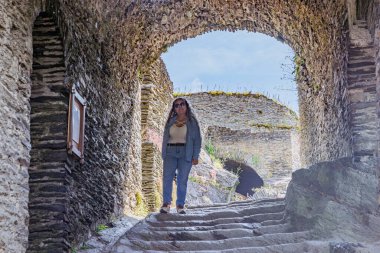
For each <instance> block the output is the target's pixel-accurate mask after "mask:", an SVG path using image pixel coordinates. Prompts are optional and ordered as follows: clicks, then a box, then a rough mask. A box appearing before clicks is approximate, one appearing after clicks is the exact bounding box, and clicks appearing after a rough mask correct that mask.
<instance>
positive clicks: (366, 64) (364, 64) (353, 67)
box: [348, 59, 375, 69]
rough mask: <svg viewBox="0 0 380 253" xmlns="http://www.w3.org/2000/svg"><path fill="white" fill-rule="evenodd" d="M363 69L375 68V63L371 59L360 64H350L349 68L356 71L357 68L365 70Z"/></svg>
mask: <svg viewBox="0 0 380 253" xmlns="http://www.w3.org/2000/svg"><path fill="white" fill-rule="evenodd" d="M363 67H375V61H371V60H369V59H366V60H364V61H360V62H351V63H350V62H348V68H349V69H355V68H363Z"/></svg>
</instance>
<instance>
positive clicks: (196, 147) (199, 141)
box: [193, 121, 202, 161]
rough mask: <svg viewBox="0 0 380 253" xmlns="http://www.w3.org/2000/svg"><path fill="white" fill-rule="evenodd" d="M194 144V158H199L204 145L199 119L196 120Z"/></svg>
mask: <svg viewBox="0 0 380 253" xmlns="http://www.w3.org/2000/svg"><path fill="white" fill-rule="evenodd" d="M194 123H195V124H194V129H193V131H194V145H193V160H197V161H198V160H199V154H200V152H201V146H202V136H201V131H200V128H199V125H198V122H197V121H194Z"/></svg>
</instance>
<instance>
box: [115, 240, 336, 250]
mask: <svg viewBox="0 0 380 253" xmlns="http://www.w3.org/2000/svg"><path fill="white" fill-rule="evenodd" d="M120 250H121V248H120ZM115 252H116V251H115ZM117 252H118V253H119V252H130V251H117ZM144 252H147V253H163V252H167V251H156V250H146V251H144ZM170 252H171V253H178V252H183V251H170ZM188 252H202V253H330V243H329V242H321V241H305V242H300V243H287V244H278V245H270V246H265V247H245V248H236V249H226V250H197V251H188Z"/></svg>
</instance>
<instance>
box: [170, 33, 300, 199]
mask: <svg viewBox="0 0 380 253" xmlns="http://www.w3.org/2000/svg"><path fill="white" fill-rule="evenodd" d="M190 40H191V41H189V42H186V43H182V42H179V43H178V44H176V45H174V46H173V48H169V49H168V52H165V55H164V56H162V58H163V59H164V62H165V63H167V68H168V70H169V74H170V75H172V77H173V76H174V77H175V78H174V80H172V81H173V82H176V83H175V84H174V87H175V88H174V92H175V96H180V97H185V98H186V99H187V100H188V101H189V102H190V104H191V105H192V107H193V109H194V110H195V112H196V113H197V115H198V117H199V118H198V120H199V121H200V122H201V125H202V127H201V128H202V132H203V143H204V150H205V151H206V152H204V156H207V155H209V156H210V158H211V159H210V158H209V157H202V164H201V166H197V167H195V168H193V170H192V172H191V174H190V179H191V180H192V181H191V183H190V187H191V189H190V191H189V192H190V195H189V204H190V205H194V203H193V201H196V202H195V203H196V205H199V204H201V203H202V199H204V201H205V204H210V202H213V201H219V202H220V201H232V200H233V199H234V198H237V199H242V198H246V197H250V198H251V197H253V198H259V197H258V196H260V198H263V197H284V196H285V193H286V187H287V185H288V183H289V181H290V179H291V174H292V172H293V171H294V170H296V169H299V168H301V165H300V163H299V159H297V158H299V145H298V143H299V138H298V131H297V129H298V117H297V116H296V113H295V112H294V111H292V110H291V109H290V108H288V107H287V106H284V105H282V104H281V103H278V102H276V101H275V99H272V98H269V95H263V94H262V92H263V91H262V90H264V89H265V88H266V87H265V86H266V85H268V86H274V83H275V84H276V86H281V84H282V85H284V86H285V85H288V86H286V88H288V89H289V88H291V87H294V86H292V85H295V84H292V85H290V84H289V83H288V82H290V81H292V82H294V80H293V79H294V75H293V77H291V75H292V74H291V72H292V71H293V69H290V67H289V70H288V69H287V73H286V74H287V75H288V76H287V78H288V79H290V78H292V80H280V79H283V76H284V70H283V67H284V66H283V64H284V62H285V60H286V58H285V55H286V56H287V57H288V58H290V57H292V56H293V55H292V54H291V53H290V52H289V51H290V50H291V49H290V48H289V47H287V46H285V45H281V44H282V43H281V42H279V41H276V40H275V39H273V38H270V37H267V36H265V35H262V34H259V35H255V34H253V33H238V34H235V33H230V32H217V33H213V32H211V33H210V34H208V35H204V36H199V37H197V38H195V39H190ZM221 40H224V41H223V42H222V41H221ZM248 45H249V46H248ZM263 45H265V46H263ZM176 47H177V48H176ZM266 47H269V48H270V49H269V50H267V49H266ZM276 50H277V51H276ZM249 51H259V52H260V53H251V52H249ZM200 52H202V53H204V54H205V57H202V55H201V54H200ZM285 52H286V53H285ZM175 54H178V55H179V56H178V57H177V56H175ZM272 54H273V55H272ZM277 54H279V55H280V56H279V55H277ZM263 55H265V57H263ZM274 55H276V56H274ZM226 59H227V61H226ZM252 59H255V60H252ZM292 59H293V58H292ZM229 61H231V62H233V63H230V62H229ZM288 61H289V64H290V60H289V59H288ZM203 62H206V63H205V64H203ZM177 64H178V65H179V66H180V67H179V66H178V65H177ZM239 64H242V67H240V66H239ZM209 65H212V66H211V67H209V68H208V66H209ZM234 65H236V66H234ZM247 65H248V66H249V67H248V66H247ZM263 66H265V67H263ZM240 68H242V69H249V70H246V71H244V70H240ZM252 69H253V70H252ZM257 69H259V70H257ZM208 70H210V72H208ZM235 71H236V72H235ZM225 72H228V74H227V73H225ZM249 72H251V73H249ZM277 72H278V73H277ZM206 73H207V74H206ZM266 73H268V74H271V75H274V76H275V77H273V78H264V76H265V75H266ZM241 76H244V77H245V78H244V77H243V78H241ZM246 76H249V78H248V77H246ZM195 78H196V79H195ZM193 80H197V81H199V82H201V81H202V86H200V85H196V84H194V85H193V86H192V84H191V83H192V81H193ZM210 80H212V81H210ZM226 80H228V81H226ZM211 83H212V84H213V85H210V84H211ZM226 83H228V84H229V85H226ZM242 83H244V84H245V85H246V86H245V90H244V91H241V89H240V92H239V91H238V88H239V84H240V85H241V84H242ZM214 84H215V85H214ZM220 84H222V85H220ZM253 84H256V85H253ZM189 86H190V87H189ZM215 87H218V88H215ZM240 88H241V86H240ZM194 89H195V90H194ZM248 90H249V91H248ZM272 92H278V93H279V92H280V91H279V90H275V89H274V88H272V89H271V91H270V93H272ZM270 93H269V94H270ZM289 93H295V94H297V91H296V90H294V91H292V92H287V93H286V94H289ZM267 94H268V93H267ZM271 95H273V93H272V94H271ZM271 97H273V96H271ZM284 97H285V96H283V98H284ZM297 107H298V106H297ZM207 153H208V154H207ZM203 163H206V164H207V165H210V166H212V167H213V168H212V169H210V168H207V170H206V171H208V173H204V171H203V170H204V167H205V165H204V164H203ZM215 168H216V169H215ZM222 168H223V169H224V170H219V169H222ZM226 170H227V171H229V172H231V173H232V174H229V175H230V176H231V177H234V176H235V175H236V176H237V177H238V182H235V183H233V184H232V186H231V185H228V183H229V181H228V180H224V177H225V176H224V175H225V174H226V175H228V172H226ZM214 174H215V175H216V176H212V175H214ZM208 179H211V180H216V181H215V185H217V184H219V183H221V184H222V185H223V187H219V188H218V187H216V188H218V189H212V190H211V189H210V190H209V192H210V193H208V192H207V191H203V188H205V187H210V186H209V182H208ZM236 184H237V186H236ZM264 185H265V187H263V186H264ZM261 187H263V188H261ZM222 188H225V189H231V191H230V192H229V194H224V192H223V191H222V190H221V189H222ZM252 188H261V189H258V190H257V189H256V190H255V192H258V194H256V195H255V196H252V195H253V194H254V191H253V190H252ZM214 190H216V191H219V195H220V197H219V196H218V197H215V199H214V200H212V199H210V197H211V196H215V195H216V194H215V193H214ZM235 190H236V193H238V194H239V195H237V196H234V195H235V194H234V192H235ZM195 196H197V197H195ZM199 196H202V197H203V196H204V198H199ZM198 199H201V200H198Z"/></svg>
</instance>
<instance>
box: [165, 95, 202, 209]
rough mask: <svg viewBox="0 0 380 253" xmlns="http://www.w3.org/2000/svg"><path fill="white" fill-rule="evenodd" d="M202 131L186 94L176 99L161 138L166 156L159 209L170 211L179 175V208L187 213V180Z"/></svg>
mask: <svg viewBox="0 0 380 253" xmlns="http://www.w3.org/2000/svg"><path fill="white" fill-rule="evenodd" d="M201 143H202V138H201V133H200V130H199V124H198V121H197V119H196V117H195V115H194V114H193V112H192V111H191V108H190V106H189V103H188V102H187V100H186V99H184V98H176V99H175V100H174V101H173V104H172V108H171V110H170V113H169V117H168V119H167V121H166V125H165V130H164V137H163V141H162V159H163V160H164V173H163V198H164V204H163V205H162V207H161V209H160V213H168V212H170V205H171V201H172V190H173V179H174V176H175V174H176V170H177V172H178V175H177V202H176V205H177V212H178V213H180V214H185V213H186V212H185V210H184V206H185V199H186V190H187V180H188V177H189V173H190V169H191V166H192V165H197V164H198V159H199V153H200V151H201Z"/></svg>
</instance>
